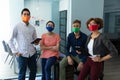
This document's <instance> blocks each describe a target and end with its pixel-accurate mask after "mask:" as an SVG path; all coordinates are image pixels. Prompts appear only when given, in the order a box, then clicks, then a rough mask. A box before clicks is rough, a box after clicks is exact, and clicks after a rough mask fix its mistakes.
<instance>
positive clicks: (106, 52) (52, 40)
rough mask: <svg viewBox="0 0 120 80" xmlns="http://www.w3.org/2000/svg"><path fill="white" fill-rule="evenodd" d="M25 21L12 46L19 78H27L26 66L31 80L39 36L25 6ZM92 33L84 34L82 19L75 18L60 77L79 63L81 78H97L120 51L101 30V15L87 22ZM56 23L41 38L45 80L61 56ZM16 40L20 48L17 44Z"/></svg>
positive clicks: (11, 43) (47, 79) (23, 16)
mask: <svg viewBox="0 0 120 80" xmlns="http://www.w3.org/2000/svg"><path fill="white" fill-rule="evenodd" d="M21 18H22V22H20V23H18V24H17V25H16V26H15V27H14V29H13V33H12V37H11V39H10V47H11V49H12V52H13V53H14V54H15V55H16V58H17V61H18V67H19V76H18V80H25V74H26V70H27V67H28V68H29V70H30V73H29V80H35V77H36V72H37V66H36V50H35V48H34V46H33V45H32V44H31V42H32V41H33V40H35V39H36V38H37V34H36V30H35V28H34V27H33V26H32V25H31V24H30V23H29V20H30V11H29V9H27V8H24V9H23V10H22V12H21ZM86 25H87V29H88V30H89V31H90V32H91V34H90V35H88V36H87V35H86V34H85V33H83V32H82V31H81V30H80V28H81V21H80V20H75V21H73V23H72V32H71V33H69V35H68V37H67V45H66V53H65V55H66V56H65V57H64V58H63V59H62V60H61V61H60V75H59V77H60V80H65V76H66V75H67V74H65V67H66V66H67V65H74V64H75V63H77V66H76V68H77V70H78V71H80V73H79V76H78V80H85V78H86V77H87V75H88V74H90V80H98V77H99V74H100V72H101V70H102V67H103V66H102V63H103V62H104V61H106V60H109V59H110V58H112V56H113V55H114V54H116V53H117V50H116V48H115V47H114V45H113V44H112V43H111V42H110V40H109V39H108V38H107V36H105V35H104V34H103V33H101V32H100V31H99V30H100V29H101V28H103V20H102V19H101V18H90V19H89V20H88V21H87V23H86ZM54 28H55V24H54V22H53V21H48V22H47V23H46V29H47V31H48V32H47V33H44V34H42V37H41V38H42V40H40V42H39V44H40V49H41V52H42V54H41V56H40V58H41V64H42V80H51V67H52V66H53V65H54V64H55V62H56V61H57V59H58V58H59V53H60V52H59V46H60V36H59V34H56V33H54V32H53V30H54ZM14 39H15V40H16V42H17V44H18V47H17V48H16V47H15V44H14Z"/></svg>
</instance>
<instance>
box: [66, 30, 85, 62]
mask: <svg viewBox="0 0 120 80" xmlns="http://www.w3.org/2000/svg"><path fill="white" fill-rule="evenodd" d="M86 41H87V35H86V34H84V33H83V32H81V31H80V37H79V38H77V39H76V37H75V34H74V32H72V33H70V34H69V35H68V39H67V46H66V56H70V55H73V56H77V55H78V56H79V58H80V59H81V60H82V62H85V60H86V55H84V49H85V44H86ZM78 48H79V49H80V51H81V52H82V53H81V54H78V53H76V50H77V49H78Z"/></svg>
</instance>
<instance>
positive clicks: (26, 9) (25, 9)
mask: <svg viewBox="0 0 120 80" xmlns="http://www.w3.org/2000/svg"><path fill="white" fill-rule="evenodd" d="M24 11H28V12H29V15H30V10H29V9H28V8H24V9H23V10H22V11H21V15H22V14H23V12H24Z"/></svg>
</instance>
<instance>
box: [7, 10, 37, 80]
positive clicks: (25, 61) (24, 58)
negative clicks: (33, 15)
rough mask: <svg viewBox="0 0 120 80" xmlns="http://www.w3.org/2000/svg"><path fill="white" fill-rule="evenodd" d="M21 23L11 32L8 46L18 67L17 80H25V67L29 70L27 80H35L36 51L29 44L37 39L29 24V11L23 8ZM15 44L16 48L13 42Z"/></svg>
mask: <svg viewBox="0 0 120 80" xmlns="http://www.w3.org/2000/svg"><path fill="white" fill-rule="evenodd" d="M21 18H22V22H20V23H18V24H17V25H16V26H15V27H14V29H13V32H12V36H11V38H10V41H9V46H10V48H11V50H12V52H13V54H15V55H16V58H17V61H18V67H19V76H18V80H25V74H26V70H27V67H28V68H29V70H30V74H29V80H35V77H36V54H35V53H36V51H35V48H34V46H33V45H32V44H31V42H32V41H33V40H35V39H36V38H37V35H36V30H35V28H34V27H33V26H32V25H31V24H30V23H29V20H30V11H29V9H27V8H24V9H23V10H22V11H21ZM14 41H16V42H17V48H16V47H15V44H14V43H15V42H14Z"/></svg>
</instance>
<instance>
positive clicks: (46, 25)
mask: <svg viewBox="0 0 120 80" xmlns="http://www.w3.org/2000/svg"><path fill="white" fill-rule="evenodd" d="M48 23H52V24H53V27H55V23H54V22H53V21H48V22H47V23H46V26H47V24H48Z"/></svg>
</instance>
